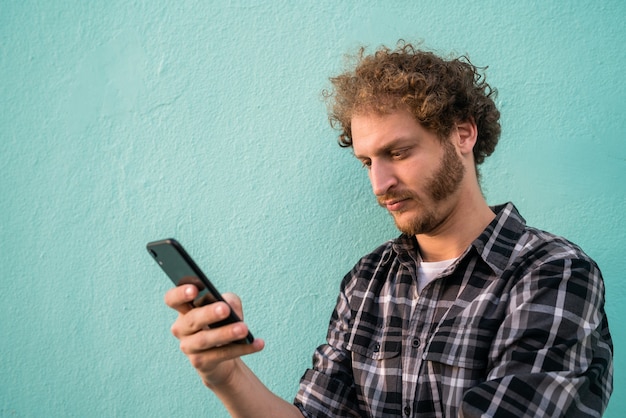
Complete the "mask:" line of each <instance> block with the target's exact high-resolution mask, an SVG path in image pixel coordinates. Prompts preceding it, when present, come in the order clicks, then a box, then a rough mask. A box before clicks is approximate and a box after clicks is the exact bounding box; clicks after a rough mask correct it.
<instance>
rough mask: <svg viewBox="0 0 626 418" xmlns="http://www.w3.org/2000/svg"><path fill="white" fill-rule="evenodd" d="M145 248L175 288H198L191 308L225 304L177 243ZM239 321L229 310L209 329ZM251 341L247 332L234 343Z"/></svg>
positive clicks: (151, 244)
mask: <svg viewBox="0 0 626 418" xmlns="http://www.w3.org/2000/svg"><path fill="white" fill-rule="evenodd" d="M146 248H147V249H148V252H149V253H150V255H152V258H154V260H155V261H156V262H157V263H158V264H159V266H161V268H162V269H163V271H164V272H165V274H167V275H168V276H169V278H170V279H171V280H172V282H174V284H175V285H176V286H180V285H184V284H192V285H194V286H196V287H197V288H198V296H197V297H196V298H195V299H194V300H193V301H192V302H190V305H191V307H193V308H197V307H199V306H204V305H208V304H210V303H213V302H217V301H222V302H226V301H225V300H224V299H223V298H222V294H221V293H220V292H218V291H217V289H216V288H215V286H213V284H212V283H211V281H210V280H209V279H208V278H207V277H206V275H205V274H204V273H203V272H202V270H200V268H199V267H198V265H197V264H196V263H195V261H193V259H192V258H191V256H190V255H189V254H187V251H185V249H184V248H183V246H182V245H181V244H180V243H179V242H178V241H176V240H175V239H173V238H168V239H164V240H160V241H153V242H149V243H148V244H147V246H146ZM240 321H241V319H240V318H239V316H237V314H236V313H235V312H234V311H233V310H232V309H231V310H230V315H229V316H228V318H226V319H223V320H222V321H219V322H216V323H214V324H211V326H210V327H211V328H217V327H221V326H224V325H227V324H232V323H234V322H240ZM252 341H254V337H253V336H252V334H251V333H250V332H248V335H247V336H246V337H245V338H243V339H241V340H238V341H236V342H237V343H241V344H251V343H252Z"/></svg>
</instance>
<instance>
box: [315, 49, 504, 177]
mask: <svg viewBox="0 0 626 418" xmlns="http://www.w3.org/2000/svg"><path fill="white" fill-rule="evenodd" d="M353 58H354V59H355V61H356V62H355V65H354V67H353V68H354V69H352V70H349V71H346V72H345V73H343V74H341V75H338V76H336V77H332V78H331V79H330V81H331V82H332V85H333V87H334V90H332V91H328V90H325V91H324V92H323V96H324V97H325V99H326V101H327V104H328V109H329V120H330V124H331V126H332V127H333V128H335V129H338V130H340V131H341V133H340V135H339V145H341V146H342V147H351V146H352V131H351V119H352V116H353V115H355V114H358V113H367V112H375V113H379V114H388V113H390V112H393V111H394V110H397V109H400V108H407V109H408V110H409V111H410V112H411V113H412V114H413V115H414V116H415V118H416V119H417V121H418V122H419V123H420V124H421V125H422V126H423V127H424V128H426V129H427V130H429V131H431V132H434V133H435V134H436V135H437V136H438V137H439V138H440V139H442V140H444V139H446V138H448V136H449V135H450V133H451V131H452V129H453V128H454V126H455V124H456V123H459V122H465V121H468V120H473V121H474V122H475V123H476V126H477V129H478V138H477V141H476V145H475V146H474V162H475V164H476V165H478V164H481V163H482V162H483V161H484V159H485V157H487V156H489V155H491V153H492V152H493V151H494V149H495V147H496V144H497V143H498V139H499V137H500V123H499V122H498V120H499V119H500V112H499V111H498V109H497V108H496V105H495V103H494V101H493V99H494V98H495V95H496V93H497V92H496V90H494V89H492V88H491V87H490V86H489V84H487V83H486V81H485V78H484V76H483V75H481V73H480V72H479V70H484V69H485V68H480V69H479V68H478V67H476V66H474V65H472V63H471V62H470V60H469V58H467V57H466V56H461V57H459V58H453V59H450V60H445V59H443V58H441V57H439V56H437V55H435V54H434V53H432V52H428V51H423V50H419V49H417V48H416V47H414V46H413V45H412V44H410V43H405V42H404V41H402V40H401V41H399V42H398V45H397V47H396V49H395V50H391V49H390V48H388V47H385V46H383V47H380V48H379V49H378V50H376V51H375V52H374V53H373V54H371V55H366V54H365V48H364V47H362V48H360V50H359V52H358V54H357V55H356V56H354V57H353Z"/></svg>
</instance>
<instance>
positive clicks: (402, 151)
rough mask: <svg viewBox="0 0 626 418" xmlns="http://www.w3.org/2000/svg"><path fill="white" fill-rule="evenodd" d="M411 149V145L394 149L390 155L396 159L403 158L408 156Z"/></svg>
mask: <svg viewBox="0 0 626 418" xmlns="http://www.w3.org/2000/svg"><path fill="white" fill-rule="evenodd" d="M410 151H411V147H406V148H399V149H394V150H391V151H390V152H389V156H390V157H391V158H393V159H394V160H401V159H403V158H406V157H407V156H408V155H409V153H410Z"/></svg>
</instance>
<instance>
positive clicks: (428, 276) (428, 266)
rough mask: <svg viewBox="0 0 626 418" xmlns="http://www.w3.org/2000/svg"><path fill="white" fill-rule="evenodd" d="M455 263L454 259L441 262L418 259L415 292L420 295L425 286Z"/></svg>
mask: <svg viewBox="0 0 626 418" xmlns="http://www.w3.org/2000/svg"><path fill="white" fill-rule="evenodd" d="M455 261H456V258H453V259H451V260H443V261H430V262H426V261H422V260H421V259H420V265H419V268H418V269H417V292H418V294H420V293H422V290H424V288H425V287H426V285H427V284H428V283H430V282H432V281H433V280H434V279H435V278H436V277H437V276H439V274H441V273H442V272H443V271H444V270H445V269H447V268H448V266H450V265H451V264H452V263H454V262H455Z"/></svg>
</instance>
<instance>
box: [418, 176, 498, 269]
mask: <svg viewBox="0 0 626 418" xmlns="http://www.w3.org/2000/svg"><path fill="white" fill-rule="evenodd" d="M476 192H477V193H476ZM456 202H457V203H456V204H454V205H453V206H452V207H451V208H450V209H449V213H448V214H447V216H446V218H445V219H444V221H443V222H442V223H441V224H440V225H439V226H438V227H437V228H436V229H435V230H434V231H432V232H429V233H426V234H419V235H416V238H417V242H418V243H419V247H420V254H421V256H422V260H424V261H443V260H450V259H453V258H457V257H459V256H460V255H461V254H463V252H464V251H465V250H466V249H467V247H468V246H469V245H470V244H471V243H472V242H473V241H474V240H475V239H476V238H478V236H479V235H480V234H481V233H482V232H483V231H484V230H485V228H486V227H487V225H489V223H490V222H491V221H492V220H493V219H494V218H495V214H494V213H493V212H492V210H491V208H490V207H489V205H488V204H487V202H486V201H485V199H484V197H483V196H482V194H481V193H480V189H479V187H478V185H476V190H475V191H473V192H470V193H468V194H466V195H465V196H460V197H458V198H457V199H456Z"/></svg>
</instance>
